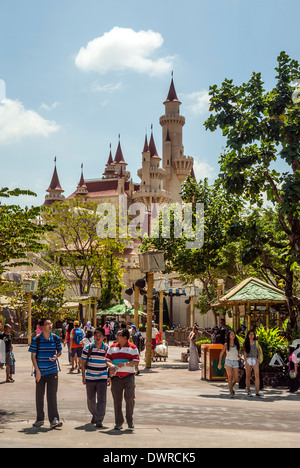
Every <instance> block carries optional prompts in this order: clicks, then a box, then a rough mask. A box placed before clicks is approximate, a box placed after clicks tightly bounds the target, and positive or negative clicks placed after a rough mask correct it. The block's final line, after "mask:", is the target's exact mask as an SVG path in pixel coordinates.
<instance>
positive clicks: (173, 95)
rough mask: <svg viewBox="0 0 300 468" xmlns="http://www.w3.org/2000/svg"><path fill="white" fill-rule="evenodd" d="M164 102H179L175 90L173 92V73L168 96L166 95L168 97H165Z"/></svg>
mask: <svg viewBox="0 0 300 468" xmlns="http://www.w3.org/2000/svg"><path fill="white" fill-rule="evenodd" d="M166 101H178V102H179V99H178V97H177V93H176V90H175V85H174V80H173V72H172V81H171V85H170V89H169V94H168V97H167V99H166Z"/></svg>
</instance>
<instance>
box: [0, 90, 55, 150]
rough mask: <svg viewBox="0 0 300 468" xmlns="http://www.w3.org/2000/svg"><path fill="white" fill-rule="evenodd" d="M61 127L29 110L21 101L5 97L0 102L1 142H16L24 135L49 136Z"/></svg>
mask: <svg viewBox="0 0 300 468" xmlns="http://www.w3.org/2000/svg"><path fill="white" fill-rule="evenodd" d="M58 130H60V127H59V126H58V125H57V124H56V123H55V122H54V121H50V120H45V119H44V118H43V117H41V116H40V115H39V114H38V113H37V112H35V111H33V110H27V109H25V108H24V106H23V104H22V103H21V102H20V101H13V100H11V99H4V100H3V101H2V102H1V103H0V144H8V143H14V142H16V141H18V140H20V139H21V138H23V137H28V136H43V137H48V136H49V135H50V134H51V133H54V132H57V131H58Z"/></svg>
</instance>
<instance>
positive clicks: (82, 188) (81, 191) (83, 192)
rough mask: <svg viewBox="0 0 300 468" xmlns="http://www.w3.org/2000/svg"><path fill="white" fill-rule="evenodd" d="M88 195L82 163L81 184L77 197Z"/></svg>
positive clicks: (77, 190)
mask: <svg viewBox="0 0 300 468" xmlns="http://www.w3.org/2000/svg"><path fill="white" fill-rule="evenodd" d="M87 195H88V189H87V186H86V184H85V180H84V176H83V164H81V177H80V181H79V184H78V185H77V189H76V197H86V196H87Z"/></svg>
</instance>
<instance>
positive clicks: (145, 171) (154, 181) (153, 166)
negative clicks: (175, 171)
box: [132, 126, 172, 209]
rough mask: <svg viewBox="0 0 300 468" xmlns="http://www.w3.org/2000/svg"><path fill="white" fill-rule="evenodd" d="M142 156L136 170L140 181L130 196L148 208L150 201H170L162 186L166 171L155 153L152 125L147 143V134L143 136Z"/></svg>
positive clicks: (161, 202)
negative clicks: (140, 164) (140, 166)
mask: <svg viewBox="0 0 300 468" xmlns="http://www.w3.org/2000/svg"><path fill="white" fill-rule="evenodd" d="M142 158H143V159H142V168H141V169H139V170H138V172H137V173H138V176H139V178H140V179H141V181H142V183H141V186H140V188H139V190H137V191H136V192H133V194H132V198H133V199H134V201H135V202H137V203H144V204H145V205H146V206H147V207H148V208H149V209H150V208H151V204H152V203H159V204H163V203H170V202H171V198H172V197H171V194H170V193H169V192H167V191H166V190H164V188H163V180H164V178H165V177H166V173H165V172H166V171H165V170H164V169H163V168H161V167H160V161H161V158H160V157H159V156H158V154H157V149H156V145H155V141H154V137H153V131H152V126H151V137H150V140H149V145H148V140H147V135H146V137H145V143H144V148H143V151H142Z"/></svg>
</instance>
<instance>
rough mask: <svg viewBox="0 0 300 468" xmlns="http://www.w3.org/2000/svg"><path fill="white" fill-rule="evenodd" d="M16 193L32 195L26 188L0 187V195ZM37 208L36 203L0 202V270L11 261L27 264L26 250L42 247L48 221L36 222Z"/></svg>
mask: <svg viewBox="0 0 300 468" xmlns="http://www.w3.org/2000/svg"><path fill="white" fill-rule="evenodd" d="M20 195H30V196H36V195H35V194H34V193H33V192H31V191H29V190H20V189H15V190H9V189H8V188H2V189H0V199H7V198H10V197H18V196H20ZM40 215H41V209H40V208H39V207H33V206H32V207H31V208H28V207H25V208H24V209H23V208H21V207H20V206H18V205H15V204H13V205H12V204H11V205H9V204H5V203H1V206H0V274H1V273H3V271H5V270H6V269H7V268H8V267H9V264H10V262H11V261H12V260H13V261H14V266H20V265H30V264H31V262H30V261H29V259H28V257H27V255H28V253H30V252H32V253H36V252H40V251H42V250H43V249H44V248H45V246H44V245H43V244H42V243H41V238H42V237H43V235H44V234H45V233H46V232H48V231H49V230H51V226H50V225H48V224H44V223H43V224H42V223H41V222H39V217H40Z"/></svg>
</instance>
